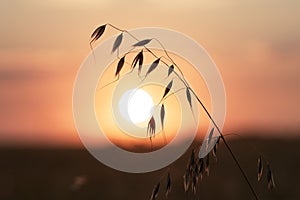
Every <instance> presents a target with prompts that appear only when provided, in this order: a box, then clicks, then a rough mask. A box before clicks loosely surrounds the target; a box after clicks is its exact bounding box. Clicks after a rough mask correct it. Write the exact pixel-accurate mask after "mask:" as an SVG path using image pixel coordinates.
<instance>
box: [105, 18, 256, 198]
mask: <svg viewBox="0 0 300 200" xmlns="http://www.w3.org/2000/svg"><path fill="white" fill-rule="evenodd" d="M107 25H109V26H111V27H113V28H114V29H116V30H118V31H121V32H126V33H128V34H129V35H130V36H131V37H132V38H134V39H135V40H137V41H140V40H139V39H137V38H136V37H135V36H134V35H132V34H131V33H130V32H128V31H127V30H122V29H120V28H118V27H116V26H114V25H112V24H109V23H107ZM155 40H156V41H158V40H157V39H155ZM158 43H159V44H160V45H161V46H162V48H163V50H164V52H165V53H166V55H167V57H168V58H170V57H169V55H168V53H167V51H166V49H165V48H164V47H163V45H162V44H161V43H160V42H158ZM144 48H145V49H146V50H147V51H149V52H150V53H151V54H152V55H153V56H154V57H156V58H158V56H156V55H155V54H154V53H153V52H152V51H151V50H150V49H149V48H148V47H146V45H144ZM170 60H171V62H172V63H174V61H173V60H172V59H171V58H170ZM162 62H163V63H164V64H165V65H166V66H168V64H167V63H166V62H165V61H162ZM174 65H175V66H176V68H177V69H178V70H179V72H180V73H181V75H182V76H180V75H179V74H178V73H177V72H176V71H175V70H174V73H175V74H176V76H177V77H178V78H179V79H180V80H181V82H182V83H183V84H184V85H185V87H186V88H187V89H188V90H190V91H191V92H192V93H193V95H194V96H195V98H196V99H197V101H198V103H199V104H200V105H201V107H202V108H203V110H204V111H205V113H206V115H207V116H208V118H209V119H210V120H211V122H212V123H213V125H214V126H215V127H216V129H217V131H218V132H219V134H220V137H221V139H222V140H223V142H224V144H225V146H226V148H227V149H228V151H229V153H230V155H231V157H232V158H233V160H234V162H235V163H236V165H237V166H238V168H239V170H240V171H241V173H242V175H243V177H244V179H245V181H246V182H247V184H248V186H249V188H250V189H251V192H252V194H253V196H254V197H255V199H256V200H259V198H258V195H257V194H256V192H255V190H254V188H253V186H252V184H251V183H250V181H249V179H248V177H247V175H246V173H245V171H244V170H243V168H242V167H241V165H240V163H239V161H238V160H237V158H236V156H235V154H234V153H233V151H232V150H231V147H230V146H229V144H228V143H227V141H226V139H225V137H224V135H223V133H222V131H221V129H220V128H219V126H218V125H217V123H216V122H215V120H214V119H213V118H212V116H211V115H210V113H209V111H208V110H207V108H206V107H205V105H204V104H203V103H202V101H201V100H200V99H199V97H198V96H197V94H196V93H195V92H194V90H193V89H192V88H191V87H190V86H189V84H188V82H187V80H186V79H185V77H184V76H183V73H182V71H181V70H180V68H179V67H178V66H177V65H176V64H175V63H174ZM150 140H151V138H150ZM151 146H152V144H151Z"/></svg>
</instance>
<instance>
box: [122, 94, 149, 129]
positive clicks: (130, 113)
mask: <svg viewBox="0 0 300 200" xmlns="http://www.w3.org/2000/svg"><path fill="white" fill-rule="evenodd" d="M153 106H154V103H153V99H152V97H151V96H150V95H149V93H147V92H146V91H144V90H142V89H131V90H128V91H127V92H125V93H124V94H123V95H122V97H121V99H120V101H119V110H120V113H121V114H122V116H123V117H124V118H125V119H127V120H129V121H130V122H132V123H133V124H139V123H142V122H145V121H148V120H149V119H150V118H151V115H152V109H153Z"/></svg>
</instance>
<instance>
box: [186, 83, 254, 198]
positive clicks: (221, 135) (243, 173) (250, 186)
mask: <svg viewBox="0 0 300 200" xmlns="http://www.w3.org/2000/svg"><path fill="white" fill-rule="evenodd" d="M189 90H190V91H191V92H192V93H193V94H194V96H195V97H196V99H197V101H198V102H199V104H200V105H201V107H202V108H203V110H204V111H205V112H206V114H207V116H208V117H209V119H210V120H211V122H212V123H213V124H214V126H215V127H216V129H217V130H218V132H219V134H220V137H221V139H222V140H223V142H224V144H225V146H226V148H227V149H228V151H229V153H230V155H231V157H232V158H233V160H234V162H235V163H236V165H237V166H238V168H239V170H240V171H241V173H242V175H243V177H244V179H245V180H246V182H247V184H248V186H249V188H250V189H251V192H252V194H253V196H254V197H255V199H256V200H259V198H258V195H257V194H256V192H255V190H254V188H253V186H252V184H251V183H250V181H249V179H248V177H247V175H246V173H245V171H244V170H243V168H242V167H241V165H240V163H239V161H238V160H237V158H236V156H235V154H234V153H233V151H232V150H231V148H230V146H229V144H228V143H227V141H226V139H225V137H224V135H223V133H222V131H221V130H220V128H219V126H218V125H217V123H216V122H215V120H214V119H213V118H212V117H211V115H210V113H209V112H208V110H207V109H206V107H205V106H204V104H203V103H202V101H201V100H200V99H199V98H198V96H197V95H196V93H195V92H194V91H193V90H192V89H191V88H189Z"/></svg>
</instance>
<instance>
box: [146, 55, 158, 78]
mask: <svg viewBox="0 0 300 200" xmlns="http://www.w3.org/2000/svg"><path fill="white" fill-rule="evenodd" d="M159 61H160V58H158V59H156V60H155V61H154V62H153V63H152V64H151V65H150V67H149V69H148V71H147V73H146V76H148V74H150V73H151V72H152V71H153V70H154V69H155V68H156V67H157V66H158V63H159Z"/></svg>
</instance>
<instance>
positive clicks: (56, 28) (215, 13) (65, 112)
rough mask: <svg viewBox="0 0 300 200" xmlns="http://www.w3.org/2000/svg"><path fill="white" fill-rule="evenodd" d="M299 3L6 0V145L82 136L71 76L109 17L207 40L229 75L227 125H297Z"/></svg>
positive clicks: (0, 47) (1, 20)
mask: <svg viewBox="0 0 300 200" xmlns="http://www.w3.org/2000/svg"><path fill="white" fill-rule="evenodd" d="M125 2H126V3H125ZM183 2H184V3H183ZM299 7H300V3H299V2H298V1H287V2H283V1H270V0H269V1H263V2H261V1H258V0H257V1H256V0H255V1H247V2H246V1H243V2H238V1H227V3H225V2H222V3H218V1H215V0H213V1H208V0H205V1H196V0H195V1H192V0H188V1H174V0H173V1H163V2H161V1H158V0H151V1H149V0H145V1H131V0H130V1H115V0H103V1H99V0H94V1H89V3H86V1H83V0H76V1H68V0H60V1H58V0H53V1H34V0H28V1H8V0H4V1H1V3H0V25H1V27H2V28H1V32H0V36H1V37H0V141H1V144H0V145H5V144H10V143H24V142H25V143H34V144H45V143H53V144H74V142H77V143H78V142H79V140H78V136H77V134H76V132H75V128H74V124H73V119H72V88H73V82H74V80H75V77H76V72H77V70H78V68H79V66H80V64H81V62H82V61H83V60H84V59H85V57H86V56H87V54H88V53H89V52H90V49H89V45H88V42H89V36H90V34H91V32H92V31H93V30H94V28H96V27H97V26H98V25H100V24H104V23H107V22H109V23H112V24H114V25H116V26H118V27H121V28H126V29H131V28H137V27H143V26H157V27H163V28H169V29H174V30H177V31H179V32H182V33H184V34H186V35H188V36H190V37H192V38H194V39H195V40H196V41H197V42H199V43H200V44H201V45H203V46H204V48H206V50H207V51H208V52H209V54H210V55H211V57H212V58H213V60H214V61H215V62H216V64H217V66H218V67H219V69H220V72H221V74H222V76H223V80H224V83H225V88H226V92H227V118H226V122H225V131H236V132H241V131H243V130H246V129H267V130H276V131H278V130H279V131H289V130H298V129H299V128H300V115H299V113H300V106H299V105H298V104H299V102H300V93H299V85H300V59H299V58H300V24H299V23H300V13H299V11H298V10H299ZM115 33H116V32H114V31H107V32H106V34H105V36H104V38H105V37H108V36H110V35H111V34H115ZM270 134H271V133H270Z"/></svg>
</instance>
